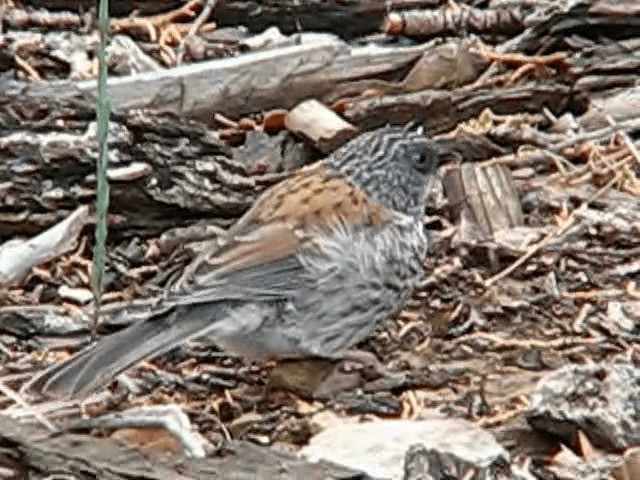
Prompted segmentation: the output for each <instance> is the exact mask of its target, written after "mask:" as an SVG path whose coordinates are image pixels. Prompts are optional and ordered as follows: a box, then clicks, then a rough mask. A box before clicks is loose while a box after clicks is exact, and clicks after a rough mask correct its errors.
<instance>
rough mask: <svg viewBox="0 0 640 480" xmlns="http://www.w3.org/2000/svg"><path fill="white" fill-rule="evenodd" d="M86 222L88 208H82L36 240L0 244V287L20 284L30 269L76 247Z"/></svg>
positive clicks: (35, 238)
mask: <svg viewBox="0 0 640 480" xmlns="http://www.w3.org/2000/svg"><path fill="white" fill-rule="evenodd" d="M88 220H89V207H87V206H81V207H78V208H76V210H75V211H74V212H73V213H72V214H71V215H69V216H68V217H67V218H65V219H64V220H63V221H62V222H60V223H58V224H57V225H55V226H53V227H51V228H50V229H48V230H46V231H44V232H42V233H41V234H40V235H38V236H37V237H34V238H31V239H30V240H27V241H23V240H13V241H8V242H6V243H4V244H2V245H0V288H2V287H7V286H10V285H13V284H17V283H20V281H22V279H23V278H24V277H25V276H26V275H27V274H28V273H29V271H30V270H31V269H32V268H33V267H35V266H37V265H40V264H42V263H45V262H49V261H51V260H53V259H54V258H56V257H58V256H59V255H62V254H63V253H66V252H68V251H69V250H71V249H73V248H75V246H76V245H77V243H78V236H79V235H80V232H81V230H82V228H83V227H84V226H85V224H86V223H87V222H88Z"/></svg>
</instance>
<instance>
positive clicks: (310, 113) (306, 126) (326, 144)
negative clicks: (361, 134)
mask: <svg viewBox="0 0 640 480" xmlns="http://www.w3.org/2000/svg"><path fill="white" fill-rule="evenodd" d="M284 124H285V126H286V127H287V128H288V129H289V130H290V131H292V132H294V133H297V134H298V135H302V136H303V137H305V138H307V139H308V140H310V141H311V143H312V144H313V145H314V146H315V147H316V148H317V149H318V150H320V151H321V152H323V153H329V152H331V151H332V150H334V149H336V148H337V147H339V146H340V145H342V144H344V143H345V142H346V141H347V140H350V139H352V138H354V137H355V136H356V135H357V134H358V129H357V128H356V127H354V126H353V125H351V124H350V123H348V122H345V121H344V119H342V118H341V117H340V116H339V115H337V114H336V113H335V112H334V111H333V110H331V109H329V108H328V107H327V106H326V105H323V104H322V103H320V102H318V101H317V100H306V101H304V102H302V103H299V104H298V105H297V106H296V107H295V108H293V109H292V110H291V111H290V112H289V113H288V114H287V116H286V117H285V120H284Z"/></svg>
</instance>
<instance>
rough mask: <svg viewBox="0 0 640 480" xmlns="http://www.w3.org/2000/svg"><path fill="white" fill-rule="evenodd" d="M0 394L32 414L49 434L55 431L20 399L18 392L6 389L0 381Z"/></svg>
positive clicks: (43, 418) (50, 424)
mask: <svg viewBox="0 0 640 480" xmlns="http://www.w3.org/2000/svg"><path fill="white" fill-rule="evenodd" d="M0 392H2V393H3V394H5V395H6V396H7V397H9V398H10V399H11V400H13V401H14V402H16V403H17V404H18V405H20V406H21V407H22V408H24V409H25V410H26V411H27V412H29V413H30V414H32V415H33V417H34V418H35V419H36V420H38V421H39V422H40V423H41V424H42V425H44V426H45V428H46V429H47V430H49V431H50V432H55V431H56V428H55V427H54V426H53V424H52V423H51V422H50V421H49V420H47V419H46V418H45V417H44V416H43V415H41V414H40V412H38V411H37V410H35V409H34V408H33V407H32V406H31V405H29V404H28V403H27V401H26V400H25V399H24V398H22V396H21V395H20V394H19V393H18V392H16V391H15V390H13V389H11V388H9V387H7V386H6V385H5V384H4V382H3V381H2V380H0Z"/></svg>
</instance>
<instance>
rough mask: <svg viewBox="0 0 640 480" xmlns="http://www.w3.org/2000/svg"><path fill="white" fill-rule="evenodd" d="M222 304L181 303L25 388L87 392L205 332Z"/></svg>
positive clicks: (67, 394) (58, 393)
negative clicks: (181, 304) (187, 304)
mask: <svg viewBox="0 0 640 480" xmlns="http://www.w3.org/2000/svg"><path fill="white" fill-rule="evenodd" d="M220 313H221V311H220V305H219V304H196V305H190V306H177V307H174V308H172V309H170V310H166V311H163V312H162V313H160V314H157V315H155V316H153V317H151V318H149V319H147V320H145V321H142V322H139V323H136V324H134V325H132V326H130V327H128V328H126V329H124V330H121V331H119V332H117V333H114V334H112V335H109V336H108V337H105V338H103V339H101V340H100V341H98V343H96V344H95V345H93V346H91V347H89V348H87V349H85V350H83V351H81V352H79V353H78V354H76V355H74V356H73V357H71V358H69V359H68V360H65V361H64V362H61V363H59V364H57V365H54V366H53V367H51V368H49V369H48V370H46V371H45V372H43V373H42V374H41V375H39V376H38V377H36V378H35V379H33V380H32V381H31V382H29V384H27V385H26V386H25V387H24V391H26V392H27V393H32V394H40V395H45V396H48V397H54V398H73V397H76V396H81V395H86V394H88V393H90V392H92V391H94V390H96V389H98V388H99V387H101V386H104V385H105V384H107V383H109V382H110V381H111V380H112V379H113V378H114V377H115V376H116V375H118V374H119V373H122V372H123V371H124V370H126V369H128V368H129V367H131V366H132V365H134V364H135V363H137V362H139V361H140V360H143V359H145V358H149V357H153V356H156V355H160V354H161V353H164V352H166V351H168V350H171V349H172V348H173V347H175V346H176V345H178V344H180V343H183V342H185V341H186V340H187V339H189V338H192V337H195V336H199V335H202V334H203V333H205V332H206V331H207V330H208V329H209V328H210V327H211V326H212V325H213V324H214V323H215V319H216V318H219V316H220Z"/></svg>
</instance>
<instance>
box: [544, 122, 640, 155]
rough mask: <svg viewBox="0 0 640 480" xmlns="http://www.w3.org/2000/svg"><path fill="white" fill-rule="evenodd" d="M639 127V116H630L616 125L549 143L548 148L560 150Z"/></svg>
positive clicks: (555, 150)
mask: <svg viewBox="0 0 640 480" xmlns="http://www.w3.org/2000/svg"><path fill="white" fill-rule="evenodd" d="M638 128H640V118H631V119H629V120H626V121H624V122H620V123H618V124H616V126H611V127H605V128H601V129H600V130H594V131H592V132H586V133H583V134H580V135H576V136H575V137H573V138H570V139H568V140H566V141H564V142H561V143H556V144H555V145H551V146H550V149H551V150H553V151H554V152H562V150H564V149H565V148H569V147H572V146H574V145H576V144H578V143H581V142H587V141H589V140H601V139H603V138H605V137H607V136H609V135H611V134H612V133H616V132H620V131H625V132H626V131H627V130H636V129H638Z"/></svg>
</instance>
